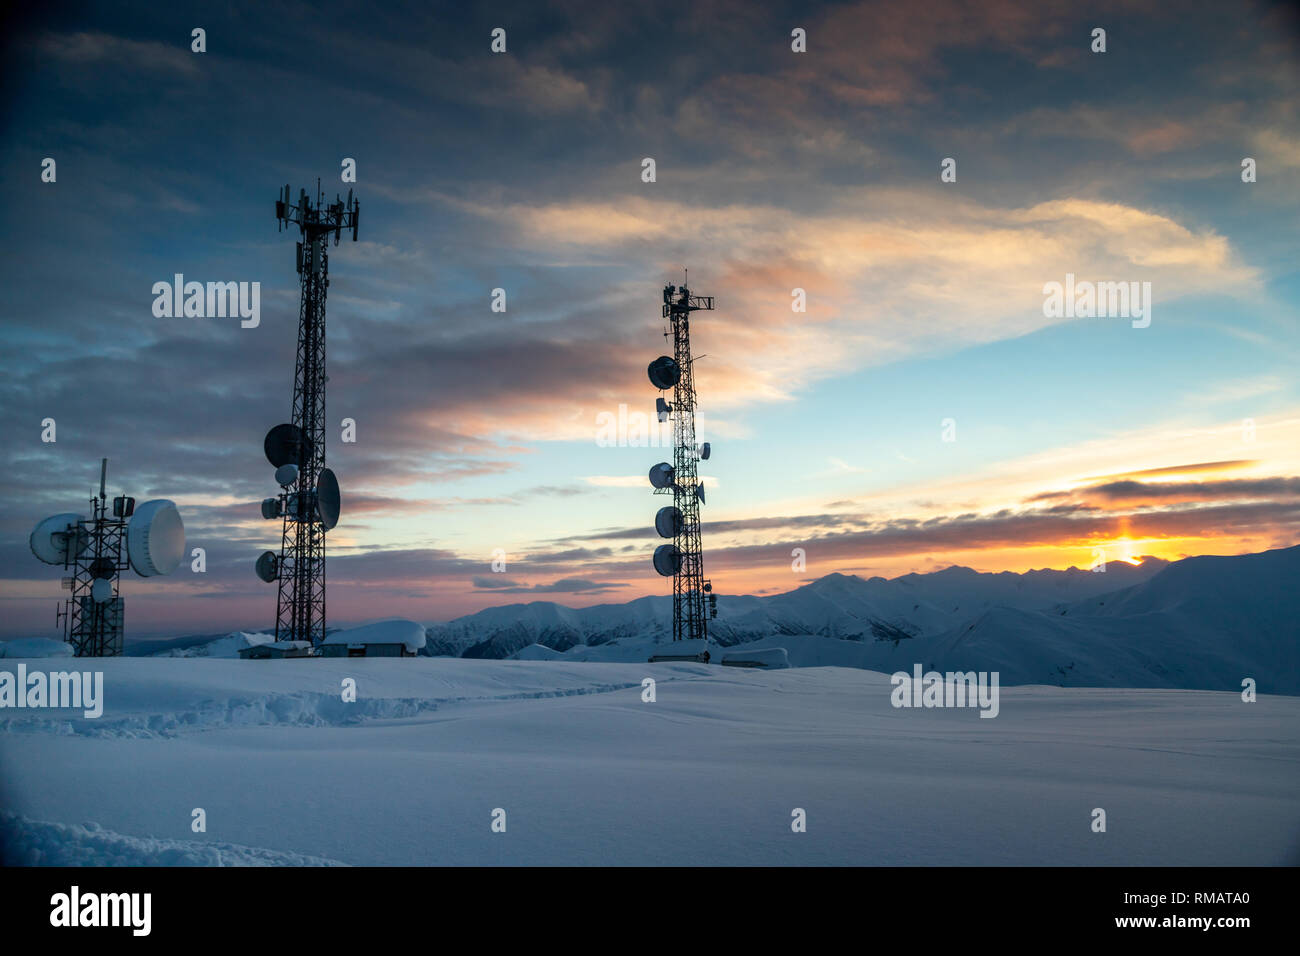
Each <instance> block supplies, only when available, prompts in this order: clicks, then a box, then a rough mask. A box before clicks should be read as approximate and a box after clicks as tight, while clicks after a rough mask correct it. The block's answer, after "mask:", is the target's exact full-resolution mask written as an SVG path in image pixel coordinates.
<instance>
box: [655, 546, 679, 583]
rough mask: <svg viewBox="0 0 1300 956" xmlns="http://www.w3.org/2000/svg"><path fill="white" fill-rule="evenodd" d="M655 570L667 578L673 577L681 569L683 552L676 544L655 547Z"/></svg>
mask: <svg viewBox="0 0 1300 956" xmlns="http://www.w3.org/2000/svg"><path fill="white" fill-rule="evenodd" d="M654 564H655V570H656V571H658V572H659V573H660V574H662V575H663V576H664V577H666V578H671V577H672V576H673V575H674V574H676V573H677V572H678V571H680V570H681V567H682V553H681V552H680V551H678V550H677V545H675V544H661V545H659V547H657V548H655V557H654Z"/></svg>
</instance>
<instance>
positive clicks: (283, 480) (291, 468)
mask: <svg viewBox="0 0 1300 956" xmlns="http://www.w3.org/2000/svg"><path fill="white" fill-rule="evenodd" d="M297 480H298V466H297V465H295V464H293V463H292V462H290V463H289V464H287V465H281V466H280V467H279V468H277V469H275V483H276V484H277V485H279V486H280V487H281V488H288V487H289V486H290V485H292V484H293V483H294V482H295V481H297Z"/></svg>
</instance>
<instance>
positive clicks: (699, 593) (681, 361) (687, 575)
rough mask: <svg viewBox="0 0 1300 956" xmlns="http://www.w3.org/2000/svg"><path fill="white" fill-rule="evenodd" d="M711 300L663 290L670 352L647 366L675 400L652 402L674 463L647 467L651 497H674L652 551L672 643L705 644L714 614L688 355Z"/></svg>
mask: <svg viewBox="0 0 1300 956" xmlns="http://www.w3.org/2000/svg"><path fill="white" fill-rule="evenodd" d="M712 308H713V297H712V296H697V295H692V294H691V291H690V289H688V288H687V287H686V285H685V284H683V285H682V287H681V288H680V289H678V288H676V287H675V286H671V285H670V286H666V287H665V288H664V301H663V317H664V318H666V319H668V320H669V321H670V323H671V326H670V328H669V330H668V331H666V332H664V336H665V337H668V336H670V335H671V336H672V339H673V354H672V355H671V356H667V355H661V356H660V357H659V358H657V359H655V360H654V361H653V362H651V363H650V368H649V369H648V372H649V375H650V382H651V384H653V385H654V386H655V388H658V389H659V390H661V391H665V390H667V389H672V392H673V400H672V403H671V404H670V403H668V402H667V401H665V400H664V399H663V398H662V397H661V398H659V399H658V400H657V402H656V410H657V413H658V416H659V420H660V421H667V420H671V421H672V422H673V462H672V464H671V465H670V464H668V462H660V463H659V464H657V465H655V466H654V467H653V468H652V469H650V483H651V485H653V486H654V489H655V494H659V495H667V494H671V495H672V496H673V503H672V504H671V505H667V506H665V507H663V508H660V509H659V512H658V514H656V515H655V530H656V531H657V532H658V533H659V536H660V537H662V538H671V539H672V541H673V543H672V544H663V545H660V546H659V547H658V548H656V549H655V554H654V567H655V570H656V571H658V572H659V573H660V574H661V575H663V576H664V577H669V576H671V577H672V579H673V640H674V641H695V640H707V638H708V636H709V626H708V622H709V618H711V617H716V616H717V595H715V594H713V593H712V592H713V585H712V584H711V583H710V582H709V581H706V580H705V579H704V548H703V545H702V543H701V540H700V506H701V505H702V504H704V485H703V482H702V481H701V480H700V477H699V462H700V461H703V460H706V459H707V458H708V457H709V454H710V446H709V443H708V442H704V443H703V444H696V441H695V371H694V358H693V357H692V356H691V313H692V312H698V311H700V310H712Z"/></svg>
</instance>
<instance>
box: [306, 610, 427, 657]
mask: <svg viewBox="0 0 1300 956" xmlns="http://www.w3.org/2000/svg"><path fill="white" fill-rule="evenodd" d="M321 643H323V644H404V645H406V649H407V650H408V651H410V652H411V653H412V654H414V653H415V652H416V651H418V650H419V649H420V648H422V647H424V625H422V624H416V623H415V622H414V621H406V620H403V619H401V618H391V619H389V620H387V621H376V622H375V623H374V624H363V625H362V626H361V627H350V628H348V629H347V630H343V631H335V632H334V633H333V634H328V635H326V637H325V640H324V641H322V642H321Z"/></svg>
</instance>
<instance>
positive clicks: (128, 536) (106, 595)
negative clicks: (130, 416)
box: [29, 458, 185, 657]
mask: <svg viewBox="0 0 1300 956" xmlns="http://www.w3.org/2000/svg"><path fill="white" fill-rule="evenodd" d="M111 508H112V510H111V511H110V506H109V503H108V459H107V458H102V459H100V462H99V495H98V496H96V495H95V493H94V490H93V489H92V490H91V493H90V517H89V518H88V517H86V516H85V515H80V514H73V513H68V514H57V515H53V516H51V517H49V518H46V519H45V520H44V521H42V522H40V523H39V524H38V525H37V526H36V530H34V531H33V532H32V534H31V537H30V538H29V542H30V544H31V549H32V554H34V555H35V556H36V557H37V559H38V560H40V561H42V562H44V563H45V564H53V565H61V566H62V567H63V569H64V571H65V572H69V573H68V574H67V575H66V576H65V577H64V578H63V587H64V589H65V590H67V591H71V592H72V593H71V594H70V595H69V596H68V598H67V599H66V600H65V601H64V602H63V606H62V607H61V608H59V609H58V611H57V612H56V613H55V616H54V620H55V623H56V624H61V625H62V627H63V639H64V641H66V642H67V643H69V644H71V645H72V649H73V653H74V654H76V656H77V657H114V656H117V655H119V654H121V653H122V631H123V624H124V612H125V608H124V602H123V599H122V597H121V594H120V583H121V577H122V572H123V571H125V570H126V569H127V568H132V569H133V570H134V571H135V573H136V574H138V575H140V576H141V577H144V578H148V577H154V576H156V575H162V574H170V573H171V572H172V571H173V570H175V569H176V566H177V565H178V564H179V563H180V560H181V557H182V556H183V555H184V553H185V525H184V522H182V521H181V516H180V512H179V511H177V509H176V505H175V503H174V502H172V501H168V500H167V499H165V498H158V499H155V500H153V501H147V502H145V503H144V504H143V505H141V506H140V508H139V509H137V508H136V506H135V499H134V498H131V497H129V496H127V495H119V496H117V497H116V498H114V499H113V503H112V506H111Z"/></svg>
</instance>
